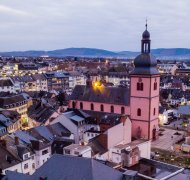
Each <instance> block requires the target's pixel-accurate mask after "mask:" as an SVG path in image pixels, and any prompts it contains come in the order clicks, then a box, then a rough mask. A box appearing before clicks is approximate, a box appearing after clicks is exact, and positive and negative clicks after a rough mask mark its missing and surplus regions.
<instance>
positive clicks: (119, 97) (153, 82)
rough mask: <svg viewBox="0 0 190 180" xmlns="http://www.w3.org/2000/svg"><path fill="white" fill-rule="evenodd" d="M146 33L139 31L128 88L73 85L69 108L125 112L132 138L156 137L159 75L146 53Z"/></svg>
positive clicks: (148, 46) (147, 36)
mask: <svg viewBox="0 0 190 180" xmlns="http://www.w3.org/2000/svg"><path fill="white" fill-rule="evenodd" d="M150 44H151V40H150V33H149V32H148V30H147V25H146V30H145V31H144V32H143V34H142V41H141V54H140V55H138V56H137V57H136V58H135V59H134V66H135V68H134V70H133V71H132V72H131V73H130V81H131V84H130V88H123V87H105V86H103V85H98V84H93V83H92V82H91V81H90V80H88V81H87V85H86V86H84V85H77V86H76V87H75V88H74V90H73V93H72V94H71V97H70V101H69V108H74V109H81V110H91V111H97V112H107V113H116V114H124V115H128V116H129V118H130V119H131V122H132V137H134V138H137V139H139V138H143V139H149V140H154V139H156V138H157V131H158V114H159V86H160V75H159V72H158V70H157V61H156V59H155V58H154V57H153V56H152V55H151V53H150Z"/></svg>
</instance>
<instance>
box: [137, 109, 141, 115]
mask: <svg viewBox="0 0 190 180" xmlns="http://www.w3.org/2000/svg"><path fill="white" fill-rule="evenodd" d="M137 116H141V109H140V108H138V109H137Z"/></svg>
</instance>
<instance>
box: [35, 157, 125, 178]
mask: <svg viewBox="0 0 190 180" xmlns="http://www.w3.org/2000/svg"><path fill="white" fill-rule="evenodd" d="M63 167H64V168H63ZM32 176H33V177H35V178H36V179H38V178H39V177H47V179H53V180H60V179H69V180H79V179H80V180H82V179H85V180H106V179H110V180H111V179H114V180H121V179H122V176H123V174H122V173H121V172H119V171H117V170H115V169H112V168H111V167H108V166H106V165H104V164H102V163H100V162H98V161H96V160H94V159H89V158H81V157H73V156H63V155H58V154H55V155H53V156H52V157H51V158H50V159H49V160H48V161H47V162H46V163H45V164H44V165H43V166H42V167H40V168H39V169H38V170H37V171H36V172H35V173H34V174H33V175H32Z"/></svg>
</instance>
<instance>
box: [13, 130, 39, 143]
mask: <svg viewBox="0 0 190 180" xmlns="http://www.w3.org/2000/svg"><path fill="white" fill-rule="evenodd" d="M14 134H15V136H16V137H18V138H19V139H20V140H21V141H22V142H23V143H26V144H30V143H31V140H37V139H36V138H34V137H32V136H31V135H30V134H29V133H27V132H26V131H16V132H15V133H14Z"/></svg>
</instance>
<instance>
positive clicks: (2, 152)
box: [0, 145, 20, 169]
mask: <svg viewBox="0 0 190 180" xmlns="http://www.w3.org/2000/svg"><path fill="white" fill-rule="evenodd" d="M6 158H7V160H6ZM18 163H20V161H19V160H18V159H17V158H15V157H14V156H13V155H12V154H11V153H10V152H8V151H7V150H6V149H5V147H2V146H1V145H0V169H6V168H8V167H11V166H14V165H16V164H18Z"/></svg>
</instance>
